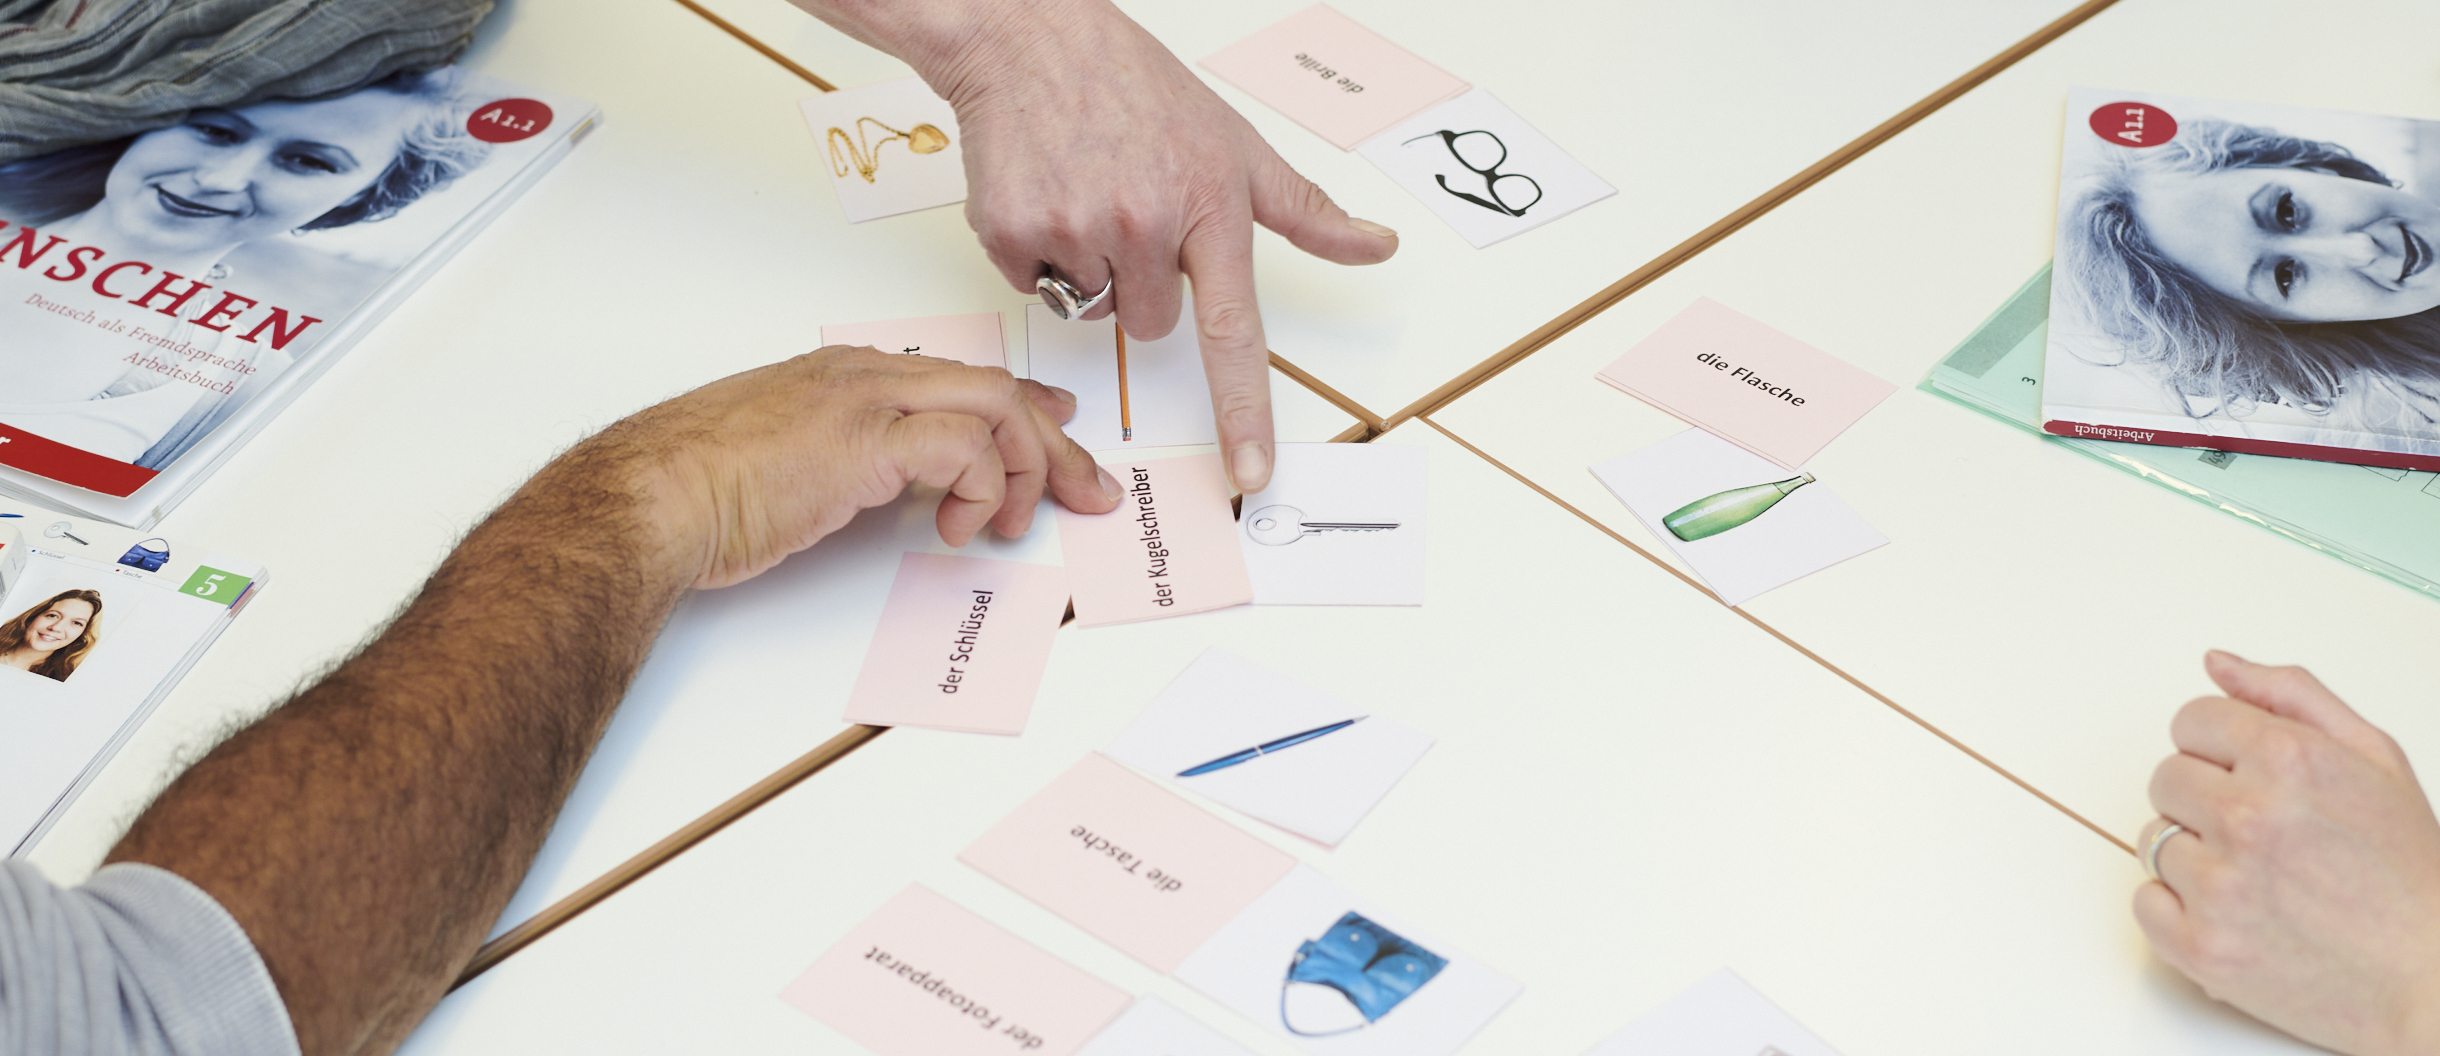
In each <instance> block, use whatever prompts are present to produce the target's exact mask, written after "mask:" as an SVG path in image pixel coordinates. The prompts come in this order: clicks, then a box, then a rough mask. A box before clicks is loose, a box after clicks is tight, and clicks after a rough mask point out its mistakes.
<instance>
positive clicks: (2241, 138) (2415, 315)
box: [2046, 105, 2440, 439]
mask: <svg viewBox="0 0 2440 1056" xmlns="http://www.w3.org/2000/svg"><path fill="white" fill-rule="evenodd" d="M2229 109H2230V110H2232V111H2236V112H2239V113H2242V110H2243V108H2241V107H2237V106H2234V105H2231V106H2230V107H2229ZM2178 116H2179V118H2180V119H2181V123H2180V124H2179V125H2178V131H2177V133H2176V135H2175V137H2174V138H2173V139H2171V140H2170V141H2168V142H2166V143H2162V144H2159V145H2156V146H2149V147H2143V148H2135V149H2131V148H2126V147H2121V146H2117V145H2113V144H2108V143H2106V142H2103V141H2099V140H2098V139H2095V140H2093V141H2086V140H2084V139H2083V138H2082V137H2081V136H2080V135H2071V136H2070V143H2069V157H2068V164H2067V172H2066V184H2065V186H2066V193H2065V194H2064V195H2063V196H2062V213H2061V216H2060V222H2059V242H2058V249H2057V267H2058V274H2057V278H2056V280H2055V281H2056V286H2055V288H2056V289H2057V291H2058V292H2059V294H2060V297H2059V304H2060V306H2061V307H2063V308H2065V309H2067V311H2066V313H2065V317H2064V318H2057V319H2054V320H2053V331H2052V332H2053V340H2054V342H2059V341H2067V342H2070V348H2069V350H2070V351H2071V352H2073V353H2074V356H2075V358H2076V359H2077V360H2081V361H2083V362H2084V363H2086V364H2090V365H2094V366H2101V367H2107V368H2111V369H2113V370H2115V371H2117V372H2119V373H2121V374H2126V375H2131V376H2132V377H2134V378H2138V379H2140V380H2141V381H2142V382H2143V383H2146V384H2148V385H2151V386H2155V387H2156V389H2157V391H2160V392H2161V393H2162V394H2163V396H2164V397H2165V402H2166V405H2167V406H2168V407H2170V408H2174V409H2175V410H2176V411H2177V412H2180V413H2182V414H2184V415H2187V416H2189V417H2192V418H2196V419H2210V418H2219V419H2223V420H2227V421H2231V422H2236V423H2273V424H2284V425H2299V426H2311V427H2328V428H2342V429H2366V430H2373V431H2377V432H2383V433H2388V434H2391V435H2394V436H2399V437H2407V438H2427V439H2440V266H2435V265H2440V250H2436V249H2435V247H2436V246H2440V196H2435V192H2436V191H2440V123H2433V122H2423V121H2408V120H2404V119H2389V118H2363V117H2357V116H2355V115H2332V116H2331V118H2330V119H2329V122H2328V123H2329V124H2330V125H2332V126H2333V129H2331V130H2320V131H2317V130H2313V129H2311V128H2309V127H2306V126H2309V125H2310V124H2311V123H2312V122H2310V120H2309V115H2308V116H2307V117H2298V116H2297V113H2296V112H2286V113H2281V114H2271V115H2248V116H2250V117H2251V118H2252V119H2239V118H2238V117H2223V116H2217V115H2211V114H2204V113H2200V112H2190V113H2186V114H2180V115H2178ZM2266 116H2267V117H2269V118H2270V120H2264V119H2263V118H2264V117H2266ZM2080 124H2081V122H2076V123H2073V124H2071V126H2070V127H2071V129H2076V128H2077V125H2080ZM2077 131H2078V132H2080V131H2081V130H2080V129H2077ZM2341 137H2344V138H2345V139H2352V140H2355V142H2353V143H2349V142H2345V141H2342V138H2341ZM2060 365H2061V361H2060V360H2059V359H2057V358H2056V357H2054V359H2053V374H2054V377H2053V378H2052V379H2051V380H2050V381H2049V382H2046V384H2063V385H2064V386H2065V387H2066V388H2067V389H2069V390H2070V395H2069V399H2070V400H2071V401H2073V400H2074V399H2075V396H2074V394H2073V392H2074V390H2075V389H2076V387H2077V386H2080V385H2083V384H2085V383H2086V382H2088V381H2089V380H2091V379H2090V378H2089V377H2088V376H2086V375H2084V373H2083V372H2080V371H2068V372H2065V376H2061V374H2062V372H2061V371H2060V370H2059V367H2060ZM2065 365H2067V366H2070V367H2072V366H2074V365H2075V364H2073V363H2067V364H2065ZM2122 380H2123V379H2122ZM2120 391H2122V392H2123V391H2128V390H2127V389H2126V388H2124V387H2121V389H2120Z"/></svg>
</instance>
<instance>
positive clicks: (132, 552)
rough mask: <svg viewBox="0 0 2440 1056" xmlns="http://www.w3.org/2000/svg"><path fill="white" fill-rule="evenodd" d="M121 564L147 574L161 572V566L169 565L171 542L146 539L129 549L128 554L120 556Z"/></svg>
mask: <svg viewBox="0 0 2440 1056" xmlns="http://www.w3.org/2000/svg"><path fill="white" fill-rule="evenodd" d="M119 563H120V564H122V565H126V566H128V567H129V568H140V569H143V570H144V571H146V572H159V571H161V566H163V565H166V564H168V563H169V540H167V539H159V538H154V539H146V540H144V541H143V542H140V543H137V544H136V545H134V546H131V547H128V548H127V552H126V553H124V554H121V555H119Z"/></svg>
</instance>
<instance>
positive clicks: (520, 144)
mask: <svg viewBox="0 0 2440 1056" xmlns="http://www.w3.org/2000/svg"><path fill="white" fill-rule="evenodd" d="M596 116H597V113H596V110H595V108H594V106H593V104H591V103H589V102H586V101H584V100H581V99H575V98H571V97H568V96H564V95H558V94H553V93H547V92H538V91H534V90H532V89H529V88H526V87H523V86H521V85H516V84H511V83H509V82H506V81H502V80H499V79H496V78H493V77H488V76H485V75H483V74H479V73H475V72H472V71H468V70H462V69H459V68H456V67H443V68H441V69H439V70H434V71H430V72H425V73H410V74H400V75H397V76H394V77H390V78H387V79H385V80H381V81H378V82H375V83H373V84H371V85H369V86H366V87H364V88H361V89H358V90H356V91H354V92H350V93H347V94H345V95H340V96H335V97H332V98H328V99H322V100H316V101H312V102H303V103H296V102H272V103H263V104H257V105H251V106H240V107H234V108H231V109H225V110H224V109H204V110H197V111H194V112H193V113H191V114H189V115H187V117H186V118H185V120H183V121H181V122H179V123H176V124H171V125H166V126H164V127H161V128H156V129H152V130H150V131H146V132H142V133H139V134H137V135H133V136H129V137H126V138H123V139H116V140H111V141H108V142H103V143H94V144H88V145H84V146H76V147H69V148H66V149H63V150H58V151H54V152H52V153H48V154H42V155H38V156H35V157H31V158H25V159H21V160H18V161H14V162H10V163H8V164H6V165H0V334H6V335H8V336H7V339H6V340H5V341H0V378H6V379H7V382H6V384H5V385H0V494H7V495H12V496H15V497H18V498H23V499H29V500H32V501H35V502H39V503H42V504H44V505H48V506H52V507H57V508H60V509H65V510H69V511H73V512H75V513H78V514H82V515H85V516H90V517H95V518H99V519H102V520H107V521H112V522H115V523H118V524H123V525H129V526H132V527H136V528H146V527H150V526H151V525H152V524H153V523H155V522H157V521H158V520H160V518H161V517H162V515H163V514H165V513H167V512H168V511H169V510H170V508H171V507H173V506H175V505H176V504H177V503H178V502H179V501H180V500H182V499H184V498H185V497H186V495H187V494H188V493H190V492H191V491H193V490H194V488H195V486H196V485H197V484H199V483H200V482H201V481H202V480H203V479H204V478H205V477H207V476H209V475H210V474H211V472H212V470H213V469H214V468H215V467H217V466H218V465H219V464H220V463H221V462H222V461H223V460H224V459H226V458H227V457H228V456H229V455H230V454H231V453H233V452H234V451H236V449H237V448H238V447H239V446H240V445H242V444H244V443H245V441H246V439H247V438H248V437H249V436H251V435H253V433H254V432H255V431H256V430H257V429H259V428H261V426H262V425H263V424H264V423H265V422H266V421H268V420H269V419H270V418H271V416H273V415H274V414H277V413H278V412H279V410H280V408H281V407H283V406H286V405H287V403H288V401H289V400H291V399H294V398H295V397H296V395H297V393H298V392H299V391H301V390H302V389H304V387H305V386H307V385H309V384H311V383H312V382H313V380H314V379H315V378H316V377H317V376H319V375H320V374H321V373H322V372H323V371H324V370H325V369H327V368H328V367H329V366H330V365H331V363H332V362H333V361H334V360H336V359H337V358H338V357H339V356H340V354H342V353H344V352H345V351H346V350H347V349H348V347H349V346H351V345H353V344H354V343H355V342H356V340H357V339H359V338H361V337H363V336H364V334H365V333H366V332H367V331H369V330H370V329H372V327H373V326H375V325H376V324H378V323H379V322H380V320H381V319H382V317H384V316H385V315H387V314H388V313H389V312H390V310H391V309H392V308H395V307H397V306H398V304H399V303H400V302H401V301H403V300H405V299H406V297H407V296H409V295H410V294H412V293H413V292H414V291H415V289H416V288H417V287H418V286H421V285H422V284H423V282H424V280H425V279H427V278H429V277H430V276H431V275H432V273H433V272H434V271H436V270H438V269H439V268H440V267H441V266H442V265H443V264H444V263H446V262H447V261H448V260H449V258H450V257H451V256H453V255H454V254H456V252H457V251H458V249H459V248H461V247H463V246H464V245H465V244H466V243H467V242H468V241H470V240H471V239H472V238H473V237H474V236H475V234H476V233H477V232H480V231H481V230H482V229H483V228H484V227H486V226H487V225H489V224H490V223H491V221H492V220H493V219H494V218H496V217H498V216H499V214H500V213H501V212H503V211H505V210H506V209H507V208H508V206H509V204H510V203H512V202H514V201H515V200H516V199H517V197H518V196H519V195H521V194H523V193H524V192H525V190H526V189H527V188H529V187H531V186H532V185H533V184H534V183H535V182H536V181H537V180H539V179H540V178H541V176H542V174H543V173H544V172H545V171H547V170H549V169H550V168H551V166H552V165H553V164H554V163H556V162H557V161H558V160H559V159H560V158H561V157H563V156H565V155H566V154H567V152H568V151H569V149H570V148H572V147H573V146H574V145H575V144H576V143H577V142H578V141H579V140H581V139H582V138H584V135H585V133H586V132H587V131H588V130H590V129H591V128H592V126H593V124H594V120H595V118H596ZM274 192H276V193H274Z"/></svg>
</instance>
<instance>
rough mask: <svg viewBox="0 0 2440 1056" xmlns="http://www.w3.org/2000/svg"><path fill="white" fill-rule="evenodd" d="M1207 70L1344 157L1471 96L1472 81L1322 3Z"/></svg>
mask: <svg viewBox="0 0 2440 1056" xmlns="http://www.w3.org/2000/svg"><path fill="white" fill-rule="evenodd" d="M1203 68H1204V69H1207V70H1210V71H1212V72H1213V73H1216V74H1219V75H1220V76H1221V78H1222V79H1224V80H1226V81H1228V83H1230V84H1233V85H1236V86H1237V87H1239V88H1242V89H1244V90H1245V92H1246V94H1248V95H1251V96H1253V97H1254V98H1256V99H1260V100H1262V101H1263V102H1264V103H1265V104H1268V105H1269V106H1270V107H1271V108H1272V109H1274V110H1277V111H1279V112H1280V113H1282V114H1286V115H1287V116H1288V119H1289V120H1291V121H1294V122H1296V123H1297V124H1300V125H1303V126H1305V127H1306V128H1307V129H1310V130H1312V132H1313V134H1315V135H1317V136H1320V137H1322V138H1323V139H1326V140H1329V141H1330V144H1331V145H1332V146H1334V147H1337V148H1339V149H1340V150H1354V149H1355V146H1356V144H1358V143H1362V142H1364V141H1365V140H1367V139H1371V138H1372V137H1374V136H1376V135H1379V134H1380V133H1381V130H1383V129H1385V128H1388V127H1390V126H1392V125H1395V124H1397V123H1398V122H1401V121H1404V120H1406V119H1407V118H1410V117H1413V116H1415V115H1416V114H1418V113H1421V112H1423V111H1424V110H1427V109H1430V108H1432V107H1434V106H1437V105H1439V104H1441V103H1445V102H1447V101H1449V100H1451V99H1455V98H1457V97H1458V96H1459V95H1462V94H1464V93H1465V90H1466V82H1464V81H1461V80H1458V79H1457V78H1456V77H1453V76H1450V75H1449V73H1448V72H1447V71H1444V70H1442V69H1441V68H1440V67H1438V66H1434V65H1432V64H1431V63H1428V62H1425V61H1423V60H1422V59H1419V58H1416V57H1415V55H1414V53H1412V52H1409V51H1407V50H1406V49H1405V48H1401V47H1399V46H1397V45H1396V44H1392V43H1390V42H1389V40H1388V39H1387V38H1384V37H1383V36H1381V35H1380V34H1378V33H1375V32H1373V31H1372V30H1369V29H1366V28H1364V27H1363V26H1360V25H1357V24H1356V21H1355V20H1354V19H1352V18H1349V17H1347V16H1346V15H1342V14H1340V13H1338V12H1336V11H1333V10H1331V9H1330V8H1329V7H1327V6H1325V5H1322V4H1315V5H1313V6H1312V7H1308V8H1306V9H1304V10H1303V11H1299V12H1297V13H1296V14H1293V15H1290V16H1288V17H1287V18H1284V19H1281V20H1280V21H1278V22H1276V23H1273V24H1272V25H1271V27H1270V28H1268V29H1265V30H1263V31H1262V32H1259V33H1256V34H1254V35H1253V36H1250V37H1247V38H1245V39H1244V40H1241V41H1238V42H1237V43H1235V44H1231V45H1229V46H1228V47H1225V48H1222V49H1220V51H1219V52H1218V53H1216V54H1214V55H1212V56H1211V57H1209V58H1206V59H1204V60H1203Z"/></svg>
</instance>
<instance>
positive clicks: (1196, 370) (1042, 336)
mask: <svg viewBox="0 0 2440 1056" xmlns="http://www.w3.org/2000/svg"><path fill="white" fill-rule="evenodd" d="M1194 318H1195V301H1194V296H1193V295H1192V294H1188V295H1187V296H1186V297H1185V298H1184V299H1183V303H1182V306H1181V308H1180V314H1179V316H1178V326H1177V329H1175V330H1171V331H1170V332H1169V333H1168V335H1167V336H1165V337H1162V338H1160V339H1159V340H1156V341H1146V340H1143V339H1141V338H1137V337H1135V336H1133V335H1129V336H1128V337H1127V350H1126V357H1125V362H1126V385H1125V387H1124V389H1123V390H1122V388H1121V386H1120V384H1119V362H1120V356H1119V346H1118V317H1117V316H1115V315H1112V316H1105V317H1103V318H1100V319H1095V320H1092V321H1090V322H1085V321H1081V320H1065V319H1061V318H1059V317H1058V316H1057V315H1054V314H1052V313H1051V310H1050V306H1048V305H1042V304H1030V305H1027V306H1026V307H1025V345H1026V353H1025V355H1026V361H1027V363H1028V365H1029V367H1030V370H1031V372H1032V376H1033V380H1035V381H1039V382H1041V383H1043V384H1045V385H1056V386H1058V387H1060V388H1063V389H1066V390H1067V391H1069V392H1072V393H1075V394H1076V416H1075V417H1073V418H1070V419H1068V423H1067V426H1066V431H1067V434H1068V436H1070V437H1072V438H1074V439H1075V441H1076V443H1077V444H1079V445H1081V446H1082V447H1083V448H1084V449H1085V450H1087V451H1122V450H1124V451H1132V450H1140V449H1142V448H1147V447H1183V446H1187V445H1190V444H1209V443H1216V442H1218V441H1219V439H1220V428H1219V426H1217V425H1215V424H1214V423H1213V420H1212V390H1211V383H1210V382H1209V381H1206V380H1205V379H1204V376H1203V349H1202V347H1201V345H1199V344H1198V343H1197V342H1196V339H1195V325H1194ZM1122 392H1123V397H1122Z"/></svg>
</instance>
